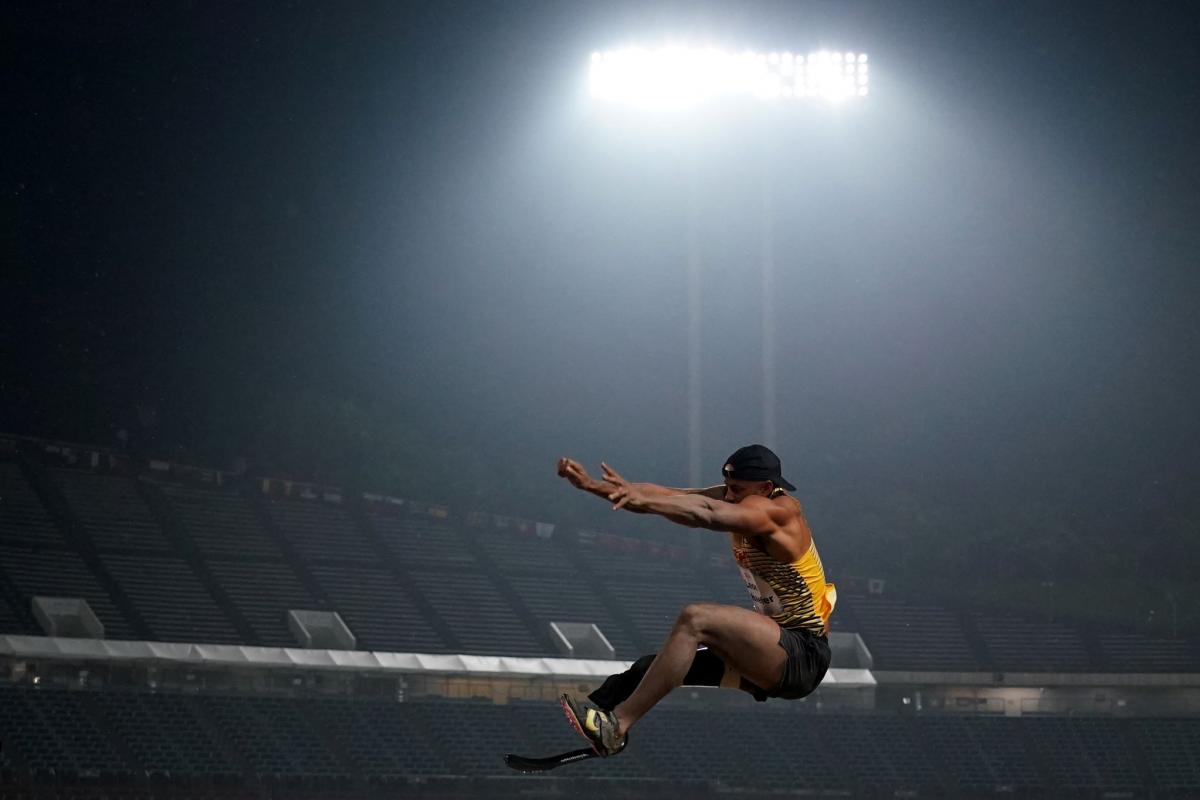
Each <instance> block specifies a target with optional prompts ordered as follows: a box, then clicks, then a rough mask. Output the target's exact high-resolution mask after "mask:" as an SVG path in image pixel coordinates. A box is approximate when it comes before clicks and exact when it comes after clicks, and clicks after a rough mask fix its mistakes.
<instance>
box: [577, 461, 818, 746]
mask: <svg viewBox="0 0 1200 800" xmlns="http://www.w3.org/2000/svg"><path fill="white" fill-rule="evenodd" d="M602 470H603V477H602V479H600V480H597V479H594V478H592V477H591V476H590V475H589V474H588V473H587V471H586V470H585V469H584V468H583V466H582V465H581V464H579V463H578V462H576V461H574V460H572V459H569V458H563V459H561V460H560V461H559V463H558V474H559V475H561V476H562V477H564V478H566V479H567V480H568V481H569V482H570V483H571V484H572V485H573V486H575V487H576V488H578V489H581V490H583V491H587V492H589V493H591V494H594V495H596V496H598V497H601V498H603V499H605V500H607V501H609V502H611V503H612V504H613V509H614V510H626V511H632V512H635V513H641V514H657V515H658V516H662V517H665V518H666V519H668V520H670V521H671V522H675V523H677V524H679V525H685V526H688V527H694V528H705V529H708V530H712V531H717V532H722V533H725V534H727V535H728V536H729V539H730V545H731V549H732V551H733V556H734V560H735V562H736V563H737V566H738V569H739V570H740V571H741V573H742V577H743V579H744V581H745V584H746V588H747V590H748V591H749V593H750V597H751V600H752V601H753V605H754V610H753V611H751V610H749V609H746V608H740V607H737V606H727V605H720V604H716V603H693V604H690V605H688V606H686V607H685V608H684V609H683V610H682V611H681V612H680V614H679V616H678V618H677V619H676V621H675V625H674V626H673V627H672V629H671V632H670V634H669V635H668V636H667V639H666V641H665V642H664V644H663V646H662V648H661V649H660V650H659V652H658V653H657V654H655V655H650V656H643V657H642V658H639V659H638V660H637V661H635V662H634V663H633V665H632V666H631V667H630V668H629V669H628V670H627V671H625V672H623V673H620V674H617V675H612V676H609V678H608V679H607V680H605V681H604V683H603V684H602V685H601V686H600V687H599V688H598V689H596V690H595V691H593V692H592V693H591V694H589V695H588V696H587V699H586V700H580V699H576V698H574V697H571V696H569V695H563V696H562V698H561V703H562V706H563V710H564V712H565V713H566V715H567V719H568V720H569V721H570V723H571V725H572V727H574V728H575V730H576V731H577V732H579V733H580V734H581V735H582V736H584V738H586V739H587V740H588V743H589V745H590V746H591V748H592V750H593V751H594V753H595V754H596V755H599V756H605V757H607V756H613V755H616V754H618V753H620V752H621V751H622V750H623V749H624V748H625V745H626V742H627V741H628V734H629V731H630V730H631V729H632V728H633V727H634V725H635V724H636V723H637V722H638V720H640V719H641V718H642V717H643V716H644V715H645V714H646V713H647V712H648V711H649V710H650V709H651V708H653V707H654V705H655V704H657V703H658V702H659V701H660V700H662V699H663V698H664V697H666V695H667V694H668V693H669V692H670V691H671V690H672V689H674V688H676V687H678V686H722V687H728V688H737V689H741V690H743V691H747V692H750V693H751V694H753V695H754V697H755V699H757V700H766V699H767V698H782V699H797V698H800V697H804V696H806V695H808V694H810V693H811V692H812V691H813V690H814V689H816V688H817V686H818V685H819V684H820V682H821V680H822V679H823V678H824V677H825V673H826V671H827V670H828V668H829V656H830V653H829V641H828V622H829V615H830V613H831V612H832V611H833V606H834V604H835V602H836V599H837V594H836V591H835V589H834V586H833V584H831V583H828V582H826V580H825V574H824V569H823V567H822V564H821V559H820V556H819V554H818V553H817V549H816V545H815V544H814V543H813V539H812V533H811V531H810V530H809V528H808V523H807V522H806V520H805V518H804V512H803V509H802V507H801V505H800V503H799V502H798V501H796V500H795V498H793V497H792V496H791V495H789V494H788V491H794V490H795V487H794V486H793V485H792V484H791V483H789V482H788V481H787V480H785V479H784V478H783V475H782V474H781V467H780V463H779V459H778V457H776V455H775V454H774V453H773V452H771V451H770V450H769V449H767V448H766V447H763V446H762V445H748V446H746V447H743V448H740V449H739V450H738V451H737V452H735V453H734V454H733V455H731V456H730V457H729V459H728V460H727V461H726V463H725V466H724V468H723V470H722V472H723V474H724V477H725V482H724V484H723V485H718V486H713V487H709V488H707V489H672V488H668V487H664V486H658V485H655V484H648V483H631V482H629V481H627V480H625V479H624V478H623V477H621V476H620V475H619V474H618V473H617V472H615V471H614V470H612V469H611V468H610V467H608V465H603V466H602ZM575 755H577V756H578V754H575ZM584 755H588V754H584Z"/></svg>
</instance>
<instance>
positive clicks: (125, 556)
mask: <svg viewBox="0 0 1200 800" xmlns="http://www.w3.org/2000/svg"><path fill="white" fill-rule="evenodd" d="M0 492H2V493H3V494H2V496H3V498H4V501H3V502H2V503H0V632H6V633H37V632H38V629H37V626H36V625H35V623H34V621H33V617H32V614H31V612H30V608H29V604H30V599H31V598H32V597H33V596H35V595H39V594H40V595H52V596H68V597H83V598H84V599H86V600H88V602H89V604H90V605H91V606H92V609H93V611H95V613H96V615H97V616H98V617H99V619H100V621H101V622H103V623H104V625H105V628H106V635H107V636H108V637H109V638H151V639H157V640H163V641H195V642H201V643H205V642H240V643H245V644H255V645H267V646H292V645H294V644H295V639H294V636H293V635H292V633H291V632H290V631H289V630H288V625H287V611H288V609H293V608H296V609H316V610H336V611H338V612H340V613H341V615H342V617H343V619H344V620H345V621H346V622H347V624H348V625H349V626H350V628H351V630H352V631H353V632H354V633H355V635H356V637H357V639H358V646H359V647H360V648H363V649H377V650H394V651H417V652H434V653H446V652H462V653H479V654H507V655H529V656H535V655H557V654H558V650H557V649H556V647H555V643H554V640H553V638H552V637H551V636H550V635H549V634H548V626H549V623H550V622H552V621H560V622H594V623H596V624H597V625H598V626H599V627H600V628H601V630H602V631H603V632H604V634H605V635H606V636H607V637H608V639H609V641H610V642H611V643H612V644H613V646H614V648H615V649H616V655H617V656H618V657H619V658H633V657H636V656H637V655H640V654H642V653H646V652H652V651H653V650H655V649H657V648H658V646H659V645H660V644H661V641H662V639H663V637H664V636H665V635H666V633H667V632H668V630H669V629H670V626H671V624H672V623H673V621H674V619H675V617H676V615H677V614H678V612H679V610H680V609H681V608H682V607H683V606H684V605H686V604H688V603H691V602H697V601H710V602H721V603H730V604H736V605H741V606H746V605H748V601H747V597H746V594H745V591H744V587H742V586H741V581H740V578H739V576H738V574H737V572H736V570H735V569H734V568H733V566H732V565H731V564H730V563H729V560H728V556H727V554H726V553H725V550H724V547H723V545H722V543H720V542H718V541H716V540H710V539H704V540H695V541H693V540H691V539H688V538H687V537H686V536H685V537H683V538H672V539H669V540H668V539H663V540H661V541H654V540H652V539H648V538H637V537H633V536H613V535H607V534H597V533H585V532H578V531H569V530H568V531H563V530H554V529H552V528H551V527H550V526H539V525H536V524H534V523H529V522H525V521H517V520H509V519H506V518H503V517H494V516H492V515H487V514H466V513H462V512H454V511H453V510H452V511H451V512H447V511H445V510H438V509H434V510H431V509H428V508H426V507H423V506H421V505H419V504H398V503H391V504H389V503H384V502H366V501H364V500H363V499H362V498H361V497H359V498H355V497H347V498H343V497H341V496H340V495H339V496H338V497H337V498H334V499H335V500H337V502H326V500H325V498H324V496H323V495H321V494H320V493H309V494H307V495H306V496H304V497H298V496H295V495H289V496H268V495H266V494H264V493H263V491H262V487H261V486H259V485H258V484H245V485H242V486H241V487H240V488H238V489H234V488H230V487H227V486H225V487H223V486H220V485H218V484H217V483H215V482H210V483H209V484H208V485H198V484H196V483H183V482H180V481H172V480H170V479H169V478H168V477H167V476H165V475H163V474H154V475H151V476H143V477H140V478H133V477H128V476H124V475H114V474H104V473H102V472H98V471H95V470H87V469H66V468H62V467H46V466H43V465H38V464H34V463H30V462H26V461H21V460H20V458H19V457H17V456H14V455H11V454H9V455H7V456H5V457H4V460H0ZM578 576H585V577H586V578H587V579H588V580H589V581H590V582H591V585H592V586H593V587H594V591H592V592H589V593H581V592H577V591H573V590H572V581H573V580H574V579H575V578H576V577H578ZM835 577H836V576H835ZM833 625H834V629H835V630H841V631H852V632H856V633H860V634H861V635H862V636H863V638H864V640H865V642H866V644H867V646H868V648H869V649H870V651H871V653H872V655H873V657H874V660H875V667H876V668H877V669H881V670H915V671H999V672H1013V671H1021V672H1026V671H1028V672H1044V671H1103V670H1111V671H1117V672H1121V671H1137V672H1186V671H1195V670H1197V669H1200V652H1198V650H1197V648H1196V646H1195V645H1194V644H1192V643H1187V642H1182V641H1177V640H1166V639H1153V638H1149V637H1146V636H1143V635H1140V634H1136V633H1126V632H1121V631H1115V630H1099V631H1094V632H1093V631H1090V630H1086V629H1083V628H1080V627H1075V626H1071V625H1067V624H1064V623H1050V622H1045V621H1040V620H1032V619H1021V618H1016V617H1012V616H1007V615H1000V614H981V613H968V612H966V611H963V610H951V609H947V608H942V607H939V606H936V605H934V604H932V603H929V602H922V601H920V600H919V599H916V600H914V599H910V598H903V597H898V596H894V595H891V594H889V595H873V594H866V595H864V594H856V593H854V592H851V591H848V590H845V589H844V590H843V592H842V595H841V603H840V605H839V609H838V611H837V612H836V614H835V617H834V620H833Z"/></svg>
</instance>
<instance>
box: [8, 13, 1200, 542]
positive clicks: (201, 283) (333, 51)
mask: <svg viewBox="0 0 1200 800" xmlns="http://www.w3.org/2000/svg"><path fill="white" fill-rule="evenodd" d="M4 15H5V17H7V21H6V22H5V25H4V28H5V29H6V30H7V36H6V39H7V42H6V44H5V47H4V50H5V51H6V54H7V55H6V59H5V60H6V62H7V63H6V69H5V73H6V77H5V80H4V83H3V85H4V97H5V102H4V107H5V114H4V117H5V119H4V124H3V127H2V131H3V133H2V135H3V151H4V159H3V171H2V172H0V180H2V183H0V192H2V197H3V201H2V202H3V205H2V209H3V215H2V227H0V237H2V241H3V254H4V263H5V266H4V270H3V273H4V277H3V284H2V286H3V305H2V307H0V309H2V311H3V314H2V315H0V325H2V326H3V327H2V328H0V333H2V334H3V340H4V347H3V366H4V368H3V373H2V375H0V392H2V393H3V398H4V400H3V404H2V406H0V430H4V431H6V432H12V433H19V434H28V435H37V436H47V437H57V438H67V439H71V440H78V441H84V442H89V443H95V444H103V445H115V444H116V443H117V438H116V437H117V432H118V431H120V430H125V431H127V432H129V434H130V436H131V437H132V440H133V441H134V442H136V443H137V444H138V446H140V447H142V448H145V449H146V450H147V451H149V452H155V453H160V454H179V455H180V457H189V458H193V459H200V460H205V459H208V460H210V461H211V460H212V459H218V460H220V461H221V462H222V463H224V461H225V460H226V459H228V458H232V457H234V456H236V455H239V454H242V453H249V454H250V455H252V456H253V455H254V454H255V453H256V452H257V450H256V448H257V449H258V450H261V449H262V448H263V447H266V445H264V444H263V442H264V441H265V439H264V436H265V435H264V431H267V430H273V431H276V433H275V434H272V435H274V436H275V437H276V438H275V439H273V440H272V441H275V442H276V443H277V441H278V437H279V436H280V435H283V436H287V435H293V436H296V437H303V436H305V434H304V433H303V432H302V431H298V430H296V429H295V426H296V425H302V424H304V422H303V420H305V419H309V417H305V416H304V413H305V412H304V411H303V409H300V410H297V407H298V406H302V405H304V404H309V405H313V404H315V405H317V406H319V407H322V408H327V407H329V406H330V405H332V406H335V407H340V408H348V409H353V411H352V412H347V413H349V414H350V416H351V417H353V418H354V419H359V417H357V416H355V415H356V414H358V415H361V416H362V417H365V418H371V419H378V418H381V417H382V418H386V419H387V420H389V421H390V423H391V424H394V425H395V426H397V427H398V428H401V429H403V431H407V433H406V432H403V431H402V432H401V433H397V434H395V435H394V436H392V437H390V438H389V439H388V440H387V441H388V443H387V444H385V445H381V446H382V447H383V449H385V450H387V452H386V453H385V454H383V455H382V456H381V457H386V458H389V459H394V460H395V461H397V462H400V463H404V464H407V465H409V466H410V467H412V465H421V464H426V463H430V464H432V463H433V462H437V467H436V470H438V472H437V474H439V475H447V474H454V475H455V476H456V477H458V478H461V479H464V480H468V481H470V483H471V485H472V486H484V487H485V488H487V489H488V490H489V491H490V492H491V494H488V492H484V493H483V494H481V495H480V496H482V497H494V496H496V495H497V494H502V493H503V492H504V491H505V488H506V486H509V485H518V484H519V485H521V486H522V487H523V491H525V494H523V495H522V499H521V500H520V502H519V503H516V505H518V506H519V508H514V509H511V510H514V511H521V512H524V513H525V514H527V515H529V516H539V513H540V512H541V510H542V508H543V506H541V505H540V498H541V497H542V496H543V495H544V496H545V497H546V498H550V497H554V498H557V499H556V501H555V502H559V501H561V499H562V498H561V496H560V495H561V493H562V492H564V491H565V490H564V489H562V488H560V486H559V484H557V483H555V478H554V476H553V474H552V470H553V463H554V459H555V458H556V457H557V456H559V455H562V454H571V455H575V456H577V457H579V458H581V459H584V460H586V461H587V462H588V463H590V464H595V463H598V462H599V460H600V459H602V458H603V459H607V460H609V461H610V462H611V463H614V464H615V465H617V466H618V467H619V468H623V469H624V470H625V472H626V473H627V474H629V475H630V476H631V477H633V478H635V479H652V480H658V481H661V482H664V483H680V482H683V481H685V480H686V478H687V474H686V473H687V438H686V433H687V425H686V419H687V405H688V398H687V374H688V373H687V357H686V353H687V338H686V331H687V299H686V298H687V294H686V277H687V254H688V230H689V211H688V210H689V203H693V204H694V205H692V206H690V207H691V208H693V209H694V216H693V217H691V219H693V220H694V221H695V222H696V230H697V233H696V236H697V239H696V242H697V245H698V248H699V251H700V254H701V264H702V275H701V291H702V294H703V315H702V340H703V351H704V356H703V382H702V385H703V418H704V427H705V435H704V439H703V441H702V452H703V457H704V463H705V464H706V465H707V466H708V468H709V473H710V475H709V476H708V477H711V479H712V482H716V481H717V480H718V479H719V468H720V465H721V463H722V459H723V458H724V457H725V456H726V455H727V454H728V453H729V452H731V451H732V450H733V449H735V448H736V447H738V446H740V445H742V444H745V443H746V442H748V441H754V440H757V439H759V438H760V437H761V436H762V424H763V423H762V415H761V410H760V409H761V392H762V378H761V370H760V367H759V353H760V347H761V342H760V329H761V297H760V285H759V280H760V277H759V275H760V272H759V264H760V259H761V251H760V246H761V242H762V234H761V231H762V224H763V212H762V209H763V198H764V193H765V192H767V191H768V190H767V189H765V188H764V187H769V194H768V195H767V196H769V197H770V198H771V202H772V203H773V207H774V209H775V217H774V232H775V257H776V270H777V275H776V292H775V295H774V298H775V307H776V311H775V315H776V319H775V324H776V335H775V337H774V346H775V351H776V354H777V359H778V360H777V365H776V366H777V371H778V378H777V380H778V398H779V401H778V412H777V413H778V417H779V423H778V428H779V431H778V436H777V441H772V442H767V443H768V444H770V445H771V446H772V447H773V448H774V449H776V450H777V451H778V452H779V453H780V455H781V457H782V458H783V462H784V466H785V474H788V476H789V477H790V478H791V479H792V481H794V482H796V483H797V484H798V485H799V486H800V492H799V494H800V496H801V497H802V498H804V497H805V494H806V491H807V492H808V493H809V494H810V495H813V496H815V497H816V498H818V499H819V501H818V500H814V502H815V503H816V506H815V509H816V513H817V514H824V515H825V517H826V518H827V519H828V520H829V521H830V522H832V521H833V520H835V519H847V518H848V517H847V516H846V515H844V514H843V515H841V516H839V515H838V514H837V513H835V508H834V507H835V506H837V505H838V504H839V503H840V504H841V505H842V506H843V507H844V506H847V505H853V504H855V503H860V502H862V503H872V502H873V503H877V504H879V503H883V502H884V501H883V500H881V499H880V498H884V497H892V496H894V495H895V493H896V492H902V493H909V494H911V495H914V496H916V497H918V498H921V499H922V500H923V501H924V502H926V503H934V504H941V505H944V506H946V507H953V508H961V507H971V508H974V509H977V510H978V513H979V514H987V513H989V511H988V510H989V509H995V508H998V507H1003V506H1015V505H1027V506H1029V507H1031V508H1042V509H1051V511H1049V512H1047V513H1052V514H1059V515H1064V514H1065V515H1066V516H1068V517H1077V518H1079V519H1083V520H1086V521H1087V522H1086V525H1093V524H1095V525H1109V526H1110V527H1112V528H1113V529H1121V530H1127V531H1129V532H1131V533H1134V534H1138V533H1140V534H1142V535H1145V534H1146V531H1152V530H1159V529H1160V528H1162V526H1164V525H1167V524H1168V523H1169V521H1170V520H1172V519H1178V518H1181V517H1182V518H1185V519H1189V520H1192V521H1196V520H1200V509H1197V501H1196V499H1195V498H1196V497H1197V495H1198V494H1200V470H1198V467H1197V452H1198V451H1200V450H1198V447H1200V423H1198V422H1197V419H1198V417H1200V415H1197V413H1196V409H1197V408H1200V321H1198V320H1200V317H1198V315H1197V310H1196V309H1197V301H1198V300H1200V270H1198V269H1197V267H1198V266H1200V265H1198V264H1197V253H1200V247H1198V245H1200V233H1198V228H1200V226H1198V225H1197V221H1198V220H1200V191H1198V190H1200V153H1198V150H1197V143H1198V142H1200V45H1198V42H1200V23H1198V18H1200V15H1198V14H1197V11H1196V7H1195V4H1193V3H1154V4H1139V3H1130V2H1079V3H1073V4H1072V3H1047V2H967V1H966V0H953V1H950V0H947V1H945V2H879V3H853V2H846V3H834V2H819V3H816V2H800V1H799V0H795V1H794V2H779V3H736V4H728V5H718V4H696V3H677V4H666V3H626V4H605V3H587V4H585V3H582V2H580V3H576V2H504V3H500V2H496V3H484V2H478V3H452V2H436V3H433V2H430V3H400V2H362V3H315V2H313V3H309V2H301V3H245V4H233V3H201V2H193V3H144V4H136V3H132V4H97V3H56V2H39V3H18V4H17V6H16V7H10V8H9V9H8V10H7V11H6V12H4ZM668 34H674V35H679V36H690V37H699V38H704V39H708V40H713V41H717V42H720V43H723V44H726V43H727V44H728V45H729V46H731V47H737V48H741V47H753V48H756V49H760V50H769V49H781V50H783V49H790V50H795V51H799V52H803V51H807V50H811V49H816V48H819V47H822V46H829V47H836V48H839V49H854V50H861V51H865V52H868V53H870V55H871V59H872V61H871V63H872V70H873V72H872V85H871V88H872V95H871V97H870V98H869V99H868V100H869V101H868V102H867V103H866V104H864V105H861V106H853V107H849V106H848V107H841V108H836V109H822V108H819V107H790V108H787V109H783V108H761V107H759V108H752V107H750V106H749V105H746V106H743V107H734V108H724V109H718V110H714V111H712V113H710V114H708V115H707V116H705V117H681V116H675V117H672V116H669V115H653V114H651V115H644V116H640V117H639V116H634V115H632V114H630V113H628V112H624V113H621V112H617V111H614V110H612V109H603V108H597V107H596V106H595V105H589V104H588V103H587V102H586V99H585V97H584V95H583V84H584V78H585V74H586V65H587V58H588V54H589V53H590V52H591V51H592V50H594V49H598V48H606V47H612V46H616V45H619V44H622V43H626V42H630V41H641V42H643V43H646V44H657V43H658V42H659V41H661V40H662V38H663V37H664V36H665V35H668ZM294 420H300V421H301V422H290V421H294ZM351 424H354V423H353V422H352V423H351ZM289 425H292V426H293V427H292V428H291V429H290V430H289V428H288V426H289ZM280 429H283V430H284V433H283V434H279V433H278V432H279V430H280ZM339 430H340V429H339ZM372 430H375V428H370V427H369V426H368V428H365V429H364V430H363V431H362V435H363V436H365V437H368V438H369V437H370V436H371V435H372V434H371V431H372ZM317 438H319V435H317ZM405 442H408V443H410V444H409V445H408V446H405V445H404V443H405ZM297 452H300V453H301V454H302V455H301V456H300V460H305V459H306V458H308V456H304V455H303V453H304V452H305V451H304V450H303V448H301V449H299V450H298V451H297ZM279 459H280V457H279V456H278V455H276V456H275V461H274V462H273V464H274V465H275V466H276V467H277V468H281V467H279V463H280V461H279ZM448 460H449V461H454V462H456V463H459V464H460V465H461V470H459V469H452V468H448V467H446V466H445V463H444V462H446V461H448ZM219 465H221V464H218V466H219ZM289 468H290V469H291V470H293V471H294V472H296V473H297V474H303V473H304V472H305V470H306V465H305V464H303V463H300V464H292V465H290V466H289ZM430 470H434V467H433V466H431V467H430ZM531 476H536V477H531ZM380 488H383V489H386V490H395V491H402V490H403V489H404V488H405V487H403V486H386V487H380ZM451 488H452V487H451ZM414 491H419V492H426V493H429V494H434V495H437V494H438V493H439V491H441V492H442V493H443V494H446V493H447V492H449V493H450V494H453V492H451V491H450V490H449V489H448V487H446V486H445V485H441V486H438V485H433V486H430V485H425V486H419V487H417V488H416V489H415V490H414ZM432 499H444V498H443V497H434V498H432ZM569 499H570V501H571V502H577V501H576V500H575V498H573V497H572V498H569ZM549 502H550V501H549V500H547V503H549ZM546 507H551V506H546ZM1189 515H1191V516H1189Z"/></svg>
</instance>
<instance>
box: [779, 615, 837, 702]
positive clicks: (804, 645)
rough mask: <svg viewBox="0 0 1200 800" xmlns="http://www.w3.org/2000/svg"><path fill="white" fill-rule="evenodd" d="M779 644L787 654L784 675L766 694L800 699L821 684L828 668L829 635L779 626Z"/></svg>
mask: <svg viewBox="0 0 1200 800" xmlns="http://www.w3.org/2000/svg"><path fill="white" fill-rule="evenodd" d="M779 646H780V647H782V648H783V651H784V652H785V653H787V662H785V663H784V665H783V678H782V679H780V681H779V685H778V686H776V687H775V688H774V690H772V691H770V692H767V693H766V694H767V697H779V698H782V699H784V700H798V699H800V698H801V697H804V696H805V695H808V694H812V691H813V690H814V689H816V688H817V686H819V685H820V683H821V680H822V679H823V678H824V677H825V672H826V671H827V670H828V669H829V638H828V637H826V636H818V635H817V634H815V633H812V632H810V631H807V630H805V629H804V628H780V629H779Z"/></svg>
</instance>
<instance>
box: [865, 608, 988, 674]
mask: <svg viewBox="0 0 1200 800" xmlns="http://www.w3.org/2000/svg"><path fill="white" fill-rule="evenodd" d="M842 600H843V601H844V602H845V603H846V605H848V606H850V607H851V609H852V611H853V613H854V616H855V618H856V619H857V620H858V624H859V628H858V632H859V633H861V634H862V637H863V639H865V640H866V641H867V643H868V646H869V647H870V648H871V654H872V655H873V656H874V657H875V666H876V667H877V668H879V669H894V670H963V671H971V670H978V669H980V668H981V667H982V665H981V664H980V662H979V659H978V658H976V656H975V654H974V653H973V652H972V649H971V646H970V643H969V642H968V640H967V635H966V630H965V626H964V625H963V622H962V619H961V617H960V616H959V615H958V614H956V613H954V612H951V611H948V610H946V609H944V608H938V607H936V606H932V605H927V604H924V603H909V602H906V601H904V600H901V599H897V598H891V597H881V596H876V595H858V596H855V595H851V594H847V595H846V596H845V597H844V598H842Z"/></svg>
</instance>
